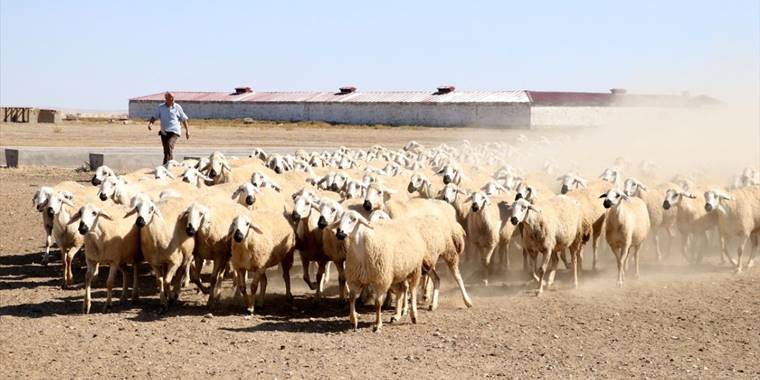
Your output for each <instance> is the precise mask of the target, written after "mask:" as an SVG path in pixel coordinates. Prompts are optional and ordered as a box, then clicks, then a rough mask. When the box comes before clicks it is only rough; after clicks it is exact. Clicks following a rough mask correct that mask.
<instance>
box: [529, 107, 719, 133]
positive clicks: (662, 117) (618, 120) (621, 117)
mask: <svg viewBox="0 0 760 380" xmlns="http://www.w3.org/2000/svg"><path fill="white" fill-rule="evenodd" d="M709 110H710V109H709V108H707V109H699V108H693V107H690V108H687V107H613V106H609V107H580V106H533V107H531V110H530V125H531V128H555V127H599V126H625V125H632V126H635V125H640V124H643V123H650V124H651V123H663V124H664V123H665V122H666V121H668V120H679V119H682V118H683V117H686V116H688V115H692V116H693V115H698V114H699V113H705V112H709Z"/></svg>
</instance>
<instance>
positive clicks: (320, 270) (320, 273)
mask: <svg viewBox="0 0 760 380" xmlns="http://www.w3.org/2000/svg"><path fill="white" fill-rule="evenodd" d="M325 264H326V263H325V262H319V263H317V265H318V267H317V278H316V281H315V283H316V285H317V294H316V297H317V298H316V300H317V302H319V301H321V300H322V291H323V290H324V281H323V279H324V276H325V266H326V265H325Z"/></svg>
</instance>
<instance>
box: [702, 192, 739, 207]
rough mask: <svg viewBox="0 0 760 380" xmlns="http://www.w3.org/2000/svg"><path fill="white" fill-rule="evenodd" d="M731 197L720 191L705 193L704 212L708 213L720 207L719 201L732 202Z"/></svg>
mask: <svg viewBox="0 0 760 380" xmlns="http://www.w3.org/2000/svg"><path fill="white" fill-rule="evenodd" d="M732 199H733V197H732V196H730V195H728V194H726V193H724V192H722V191H720V190H710V191H707V192H705V211H707V212H710V211H712V210H715V209H717V208H719V207H720V202H721V201H726V200H732Z"/></svg>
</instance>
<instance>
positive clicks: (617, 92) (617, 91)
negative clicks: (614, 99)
mask: <svg viewBox="0 0 760 380" xmlns="http://www.w3.org/2000/svg"><path fill="white" fill-rule="evenodd" d="M610 92H611V93H612V94H613V95H623V94H625V93H626V92H628V90H626V89H624V88H611V89H610Z"/></svg>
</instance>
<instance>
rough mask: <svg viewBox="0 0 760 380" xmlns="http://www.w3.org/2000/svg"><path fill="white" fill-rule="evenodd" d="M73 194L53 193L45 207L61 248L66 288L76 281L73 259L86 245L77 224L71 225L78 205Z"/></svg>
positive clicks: (56, 240) (63, 284) (53, 234)
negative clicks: (75, 203)
mask: <svg viewBox="0 0 760 380" xmlns="http://www.w3.org/2000/svg"><path fill="white" fill-rule="evenodd" d="M70 198H73V196H67V195H64V194H61V193H59V192H54V193H53V194H51V195H50V196H49V198H48V201H47V206H46V207H45V213H46V214H47V216H48V217H50V218H51V220H52V230H51V232H52V236H53V237H54V238H55V242H56V244H57V245H58V248H59V249H60V250H61V263H62V266H63V283H62V286H61V287H62V288H63V289H66V288H68V287H69V286H70V285H71V284H73V282H74V273H73V272H72V261H73V260H74V255H76V253H77V252H78V251H79V250H80V249H81V248H82V247H83V246H84V238H83V237H82V236H81V235H80V234H78V233H77V230H76V226H71V225H70V224H69V222H70V221H71V219H72V213H73V209H74V208H75V207H76V206H75V205H74V203H73V200H72V199H70Z"/></svg>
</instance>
